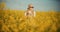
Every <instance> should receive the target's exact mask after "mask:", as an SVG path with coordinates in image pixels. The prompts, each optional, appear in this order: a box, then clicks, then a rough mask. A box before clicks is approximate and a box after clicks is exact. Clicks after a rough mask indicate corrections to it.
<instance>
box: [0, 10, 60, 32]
mask: <svg viewBox="0 0 60 32" xmlns="http://www.w3.org/2000/svg"><path fill="white" fill-rule="evenodd" d="M59 22H60V13H59V12H38V11H36V17H33V18H28V19H27V18H26V17H25V16H24V11H16V10H15V11H14V10H13V11H10V10H9V11H8V10H6V11H0V32H60V25H59V24H60V23H59Z"/></svg>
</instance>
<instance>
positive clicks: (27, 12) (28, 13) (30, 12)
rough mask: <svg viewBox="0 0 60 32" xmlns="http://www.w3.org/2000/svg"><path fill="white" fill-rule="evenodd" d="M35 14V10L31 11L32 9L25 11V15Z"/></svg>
mask: <svg viewBox="0 0 60 32" xmlns="http://www.w3.org/2000/svg"><path fill="white" fill-rule="evenodd" d="M35 15H36V13H35V11H33V13H32V11H26V12H25V16H34V17H35Z"/></svg>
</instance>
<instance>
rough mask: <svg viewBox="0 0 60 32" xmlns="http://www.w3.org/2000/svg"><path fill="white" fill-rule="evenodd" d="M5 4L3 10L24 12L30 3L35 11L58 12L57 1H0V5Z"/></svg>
mask: <svg viewBox="0 0 60 32" xmlns="http://www.w3.org/2000/svg"><path fill="white" fill-rule="evenodd" d="M3 2H4V3H5V8H4V9H13V10H15V9H16V10H26V9H27V7H28V4H30V3H32V4H33V6H34V10H37V11H50V10H54V11H59V10H60V9H59V7H60V6H59V5H60V2H59V0H0V3H3Z"/></svg>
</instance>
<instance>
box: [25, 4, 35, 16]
mask: <svg viewBox="0 0 60 32" xmlns="http://www.w3.org/2000/svg"><path fill="white" fill-rule="evenodd" d="M33 8H34V7H33V5H32V4H29V5H28V9H27V11H26V12H25V16H26V17H35V11H34V10H33Z"/></svg>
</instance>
